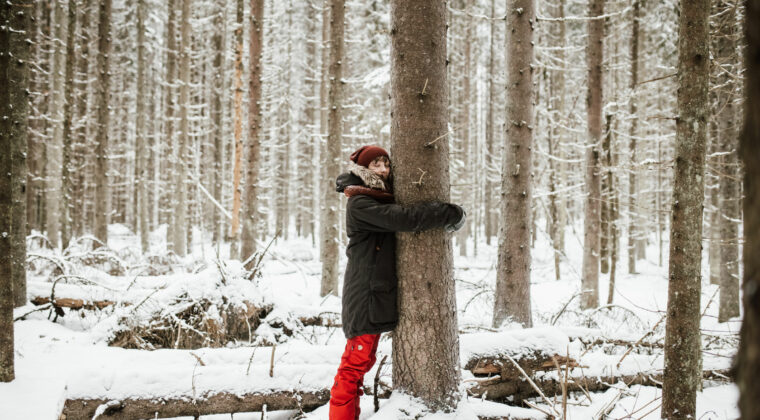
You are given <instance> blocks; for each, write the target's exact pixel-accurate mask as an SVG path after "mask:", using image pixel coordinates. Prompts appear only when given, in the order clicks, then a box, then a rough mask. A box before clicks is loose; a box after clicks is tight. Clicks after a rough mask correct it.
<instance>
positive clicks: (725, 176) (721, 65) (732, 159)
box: [711, 0, 741, 322]
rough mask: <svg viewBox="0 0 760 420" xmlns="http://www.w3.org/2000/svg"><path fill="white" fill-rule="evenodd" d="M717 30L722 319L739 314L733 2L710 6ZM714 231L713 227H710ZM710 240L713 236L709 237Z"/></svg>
mask: <svg viewBox="0 0 760 420" xmlns="http://www.w3.org/2000/svg"><path fill="white" fill-rule="evenodd" d="M713 11H714V13H713V16H715V19H716V22H715V23H714V25H713V26H714V27H715V28H716V29H717V34H716V38H717V39H716V40H715V44H716V47H717V48H716V49H715V52H714V56H715V60H716V62H717V63H716V64H717V65H716V66H715V67H717V68H718V72H719V74H718V77H717V83H718V85H719V86H720V88H719V89H716V97H717V99H718V101H717V102H718V103H717V104H716V107H715V108H717V109H718V112H717V113H716V115H715V119H716V124H717V125H718V138H719V139H720V152H723V153H725V155H724V156H722V159H721V161H722V162H723V165H722V166H720V167H719V168H720V172H721V174H720V176H719V179H720V187H719V195H720V210H719V211H718V214H719V217H720V219H719V220H720V223H719V229H720V230H719V232H720V259H719V261H720V271H719V273H720V276H719V278H720V280H719V284H720V298H719V305H718V308H719V310H718V321H720V322H725V321H728V320H729V319H730V318H733V317H737V316H739V224H738V220H739V219H741V212H740V205H741V194H740V191H739V188H740V186H739V181H738V179H737V178H738V177H739V174H740V170H739V156H738V155H737V151H736V148H737V146H738V138H737V136H738V134H739V133H738V131H737V130H736V129H735V126H736V121H735V120H736V118H737V112H736V109H735V107H734V105H733V103H734V101H735V100H736V83H735V81H734V80H735V79H734V76H733V75H731V74H730V73H731V72H733V71H736V70H738V64H739V61H740V60H739V57H738V51H737V49H736V41H735V37H736V33H737V30H736V6H735V4H734V3H729V2H726V1H722V0H721V1H718V2H717V3H716V4H715V5H714V7H713ZM727 69H728V70H727ZM714 231H717V230H714ZM711 240H712V241H714V240H715V238H712V237H711Z"/></svg>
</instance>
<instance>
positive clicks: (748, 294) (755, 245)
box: [735, 0, 760, 419]
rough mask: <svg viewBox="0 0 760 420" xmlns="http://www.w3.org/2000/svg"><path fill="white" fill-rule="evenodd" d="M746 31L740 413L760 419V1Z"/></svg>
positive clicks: (750, 8)
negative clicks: (759, 146)
mask: <svg viewBox="0 0 760 420" xmlns="http://www.w3.org/2000/svg"><path fill="white" fill-rule="evenodd" d="M744 5H745V19H746V21H745V23H744V30H745V36H746V40H747V49H746V50H745V51H746V52H745V54H746V56H745V65H746V70H745V73H744V74H745V75H746V82H745V83H746V84H745V89H746V101H745V103H744V107H745V114H744V118H745V119H744V131H743V132H742V135H741V140H740V141H741V144H740V146H739V147H740V153H739V155H740V156H741V157H742V159H743V161H744V205H743V207H744V255H743V260H744V284H743V291H744V298H743V299H744V322H743V323H742V328H741V332H740V342H739V353H738V354H737V356H736V368H735V372H736V384H737V385H738V386H739V412H740V413H741V416H742V418H743V419H758V418H760V153H758V145H760V25H758V23H759V22H760V2H758V1H751V0H747V1H745V3H744Z"/></svg>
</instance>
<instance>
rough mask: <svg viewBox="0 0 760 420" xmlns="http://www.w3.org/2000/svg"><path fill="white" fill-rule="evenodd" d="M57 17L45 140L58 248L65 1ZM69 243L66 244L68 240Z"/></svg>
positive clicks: (50, 218)
mask: <svg viewBox="0 0 760 420" xmlns="http://www.w3.org/2000/svg"><path fill="white" fill-rule="evenodd" d="M54 13H55V17H54V29H53V33H52V36H53V46H52V48H53V53H52V54H53V65H52V72H51V74H50V77H51V79H52V83H51V88H52V91H51V94H50V101H51V104H52V107H51V109H50V114H49V115H47V117H48V118H50V119H51V122H52V126H51V127H50V128H51V129H50V130H49V132H50V133H51V138H50V139H49V140H48V141H46V142H45V147H46V148H47V156H46V159H45V184H44V185H45V189H46V194H45V215H46V219H47V220H46V223H45V225H46V227H47V236H48V240H50V243H51V245H52V246H53V247H54V248H58V247H59V246H60V245H61V237H60V233H61V224H62V223H61V221H62V220H63V214H62V211H61V209H62V206H61V199H62V196H63V192H62V191H61V187H62V185H61V166H62V164H63V162H62V161H63V157H62V152H63V151H62V149H63V124H64V122H63V119H64V107H65V104H64V98H63V91H64V87H63V82H64V77H65V73H66V71H65V68H64V67H65V61H64V60H65V56H64V55H65V53H66V50H65V49H64V48H61V47H60V46H59V45H58V44H59V41H60V42H63V41H62V40H63V39H64V36H65V35H64V34H65V32H64V27H63V26H64V23H65V22H66V19H65V12H64V9H63V2H62V1H56V2H55V10H54ZM64 247H65V244H64Z"/></svg>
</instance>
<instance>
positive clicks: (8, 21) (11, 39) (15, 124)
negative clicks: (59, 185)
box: [0, 0, 34, 382]
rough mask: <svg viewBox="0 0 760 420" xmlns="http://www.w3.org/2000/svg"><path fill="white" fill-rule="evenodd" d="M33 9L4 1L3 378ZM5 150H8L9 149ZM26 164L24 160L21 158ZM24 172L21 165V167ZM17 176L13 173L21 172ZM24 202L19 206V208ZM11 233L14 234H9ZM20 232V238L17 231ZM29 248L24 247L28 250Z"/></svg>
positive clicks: (10, 370)
mask: <svg viewBox="0 0 760 420" xmlns="http://www.w3.org/2000/svg"><path fill="white" fill-rule="evenodd" d="M33 10H34V8H33V4H32V2H31V1H28V0H27V1H15V2H12V3H11V2H4V3H3V4H2V5H0V86H3V88H2V89H0V115H2V116H3V118H2V119H0V150H3V151H4V152H3V153H0V232H2V233H3V234H2V235H0V382H10V381H12V380H13V379H14V377H15V369H14V353H15V350H14V344H13V338H14V337H13V307H14V306H15V305H14V296H13V289H14V284H13V283H14V279H15V277H14V275H13V271H14V267H18V266H21V267H23V263H22V264H18V262H16V263H15V264H14V261H13V259H14V258H18V256H19V255H20V252H21V251H20V250H17V249H15V248H17V247H18V246H19V244H21V246H24V240H25V237H24V235H25V231H24V230H23V229H21V230H20V231H17V230H14V226H13V222H14V217H13V216H14V214H15V213H16V212H25V210H26V209H25V208H24V204H25V203H26V202H25V201H23V200H17V201H16V202H14V196H16V194H14V192H13V189H14V187H18V186H23V178H24V175H23V174H21V173H18V174H15V175H14V162H13V160H14V158H15V157H16V155H18V154H19V153H18V151H19V150H20V149H22V148H23V147H24V145H25V143H26V137H27V110H28V102H29V96H28V85H29V65H28V63H29V59H30V58H31V56H30V54H29V52H30V45H29V44H28V43H27V39H28V38H29V33H28V32H29V31H30V29H31V28H32V25H31V18H32V11H33ZM6 151H10V153H7V152H6ZM21 163H23V164H25V161H23V160H22V161H21ZM17 172H21V171H17ZM19 175H20V178H21V179H20V180H15V179H14V176H19ZM16 207H20V208H16ZM8 233H10V234H8ZM18 235H21V240H20V241H19V240H18V239H17V238H16V237H17V236H18ZM24 252H25V251H24ZM24 300H26V299H24Z"/></svg>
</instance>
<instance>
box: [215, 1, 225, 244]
mask: <svg viewBox="0 0 760 420" xmlns="http://www.w3.org/2000/svg"><path fill="white" fill-rule="evenodd" d="M226 3H227V1H226V0H223V1H219V2H217V3H216V8H215V10H214V13H215V16H214V31H215V32H214V35H213V40H212V43H213V45H214V49H215V50H216V52H215V53H214V65H213V72H214V74H213V75H212V79H213V82H212V83H213V88H212V94H211V96H212V99H211V106H212V109H211V118H212V120H213V126H212V129H213V133H212V137H213V139H214V185H213V197H214V200H216V201H217V202H218V203H221V202H222V201H223V200H222V182H223V181H222V179H223V176H222V165H223V161H224V159H225V158H226V157H225V155H224V150H223V149H224V120H223V118H222V116H223V114H224V110H223V109H222V108H223V107H222V100H223V98H224V93H223V92H224V57H225V50H224V45H225V42H224V40H225V36H224V33H225V31H226V29H227V24H226V22H225V20H224V17H225V13H224V9H225V7H226V6H227V5H226ZM211 213H212V228H211V229H212V232H213V239H212V240H213V242H214V244H215V245H218V244H219V243H220V242H221V241H222V238H223V237H224V236H223V235H224V234H223V231H222V226H224V223H223V219H222V212H221V211H219V209H218V208H217V207H216V206H214V207H213V208H212V210H211Z"/></svg>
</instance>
